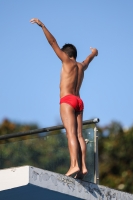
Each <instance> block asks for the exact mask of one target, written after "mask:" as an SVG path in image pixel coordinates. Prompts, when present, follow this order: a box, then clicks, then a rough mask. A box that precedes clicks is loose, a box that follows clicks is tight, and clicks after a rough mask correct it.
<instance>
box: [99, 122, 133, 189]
mask: <svg viewBox="0 0 133 200" xmlns="http://www.w3.org/2000/svg"><path fill="white" fill-rule="evenodd" d="M105 133H106V134H107V133H108V135H106V136H105ZM132 144H133V127H132V128H130V129H128V130H123V128H122V126H121V125H120V124H119V123H116V122H113V123H112V124H110V125H109V126H107V127H105V128H101V129H100V139H99V170H100V184H102V185H106V186H108V187H111V188H115V189H118V190H123V191H126V192H131V193H133V184H132V183H133V145H132Z"/></svg>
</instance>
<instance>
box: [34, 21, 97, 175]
mask: <svg viewBox="0 0 133 200" xmlns="http://www.w3.org/2000/svg"><path fill="white" fill-rule="evenodd" d="M30 22H31V23H36V24H38V25H39V26H40V27H41V28H42V30H43V32H44V34H45V36H46V38H47V40H48V42H49V44H50V45H51V47H52V48H53V50H54V51H55V53H56V55H57V56H58V57H59V59H60V60H61V61H62V71H61V79H60V98H62V97H64V96H66V95H68V94H72V95H76V96H80V94H79V91H80V87H81V85H82V81H83V78H84V71H85V70H86V69H87V67H88V65H89V63H90V62H91V61H92V60H93V58H94V57H95V56H97V55H98V50H97V49H95V48H91V54H90V55H89V56H88V57H87V58H86V59H85V60H84V61H83V62H82V63H79V62H77V61H76V60H75V58H74V57H69V56H68V55H67V54H66V53H64V52H63V51H62V50H61V49H60V47H59V46H58V44H57V41H56V39H55V38H54V36H53V35H52V34H51V33H50V32H49V31H48V29H47V28H46V27H45V26H44V24H43V23H42V22H41V21H40V20H39V19H36V18H33V19H31V20H30ZM60 115H61V119H62V122H63V125H64V127H65V129H66V135H67V139H68V148H69V153H70V168H69V170H68V172H67V173H66V176H71V175H73V174H76V178H80V177H81V176H82V177H83V175H85V174H86V173H87V172H88V170H87V167H86V161H85V159H86V144H85V141H84V138H83V136H82V117H83V112H75V110H74V109H73V107H72V106H70V105H69V104H67V103H62V104H60ZM78 159H79V161H80V165H79V164H78Z"/></svg>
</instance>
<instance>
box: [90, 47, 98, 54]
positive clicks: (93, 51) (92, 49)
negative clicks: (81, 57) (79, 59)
mask: <svg viewBox="0 0 133 200" xmlns="http://www.w3.org/2000/svg"><path fill="white" fill-rule="evenodd" d="M90 50H91V52H92V53H94V54H95V56H97V55H98V50H97V49H96V48H92V47H90Z"/></svg>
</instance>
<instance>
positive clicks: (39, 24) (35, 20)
mask: <svg viewBox="0 0 133 200" xmlns="http://www.w3.org/2000/svg"><path fill="white" fill-rule="evenodd" d="M30 22H31V23H32V24H34V23H36V24H38V26H41V27H42V25H43V23H42V22H41V21H40V20H39V19H37V18H32V19H31V20H30Z"/></svg>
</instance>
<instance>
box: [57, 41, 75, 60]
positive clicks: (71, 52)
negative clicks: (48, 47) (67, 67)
mask: <svg viewBox="0 0 133 200" xmlns="http://www.w3.org/2000/svg"><path fill="white" fill-rule="evenodd" d="M61 50H62V51H63V52H65V53H66V54H67V55H68V56H69V57H70V58H71V57H74V58H75V59H76V58H77V49H76V47H75V46H74V45H73V44H65V45H64V46H63V47H62V48H61Z"/></svg>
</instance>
